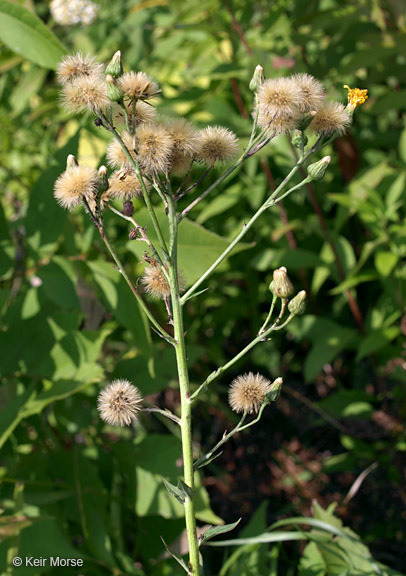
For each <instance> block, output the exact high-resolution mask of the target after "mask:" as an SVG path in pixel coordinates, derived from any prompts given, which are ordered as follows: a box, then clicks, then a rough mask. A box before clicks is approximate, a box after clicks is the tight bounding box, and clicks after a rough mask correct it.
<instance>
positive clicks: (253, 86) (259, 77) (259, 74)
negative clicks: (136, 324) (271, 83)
mask: <svg viewBox="0 0 406 576" xmlns="http://www.w3.org/2000/svg"><path fill="white" fill-rule="evenodd" d="M264 81H265V75H264V69H263V68H262V66H259V65H258V66H257V67H256V68H255V72H254V75H253V77H252V78H251V82H250V84H249V89H250V90H251V91H252V92H256V91H257V90H258V88H259V87H260V86H261V85H262V84H263V83H264Z"/></svg>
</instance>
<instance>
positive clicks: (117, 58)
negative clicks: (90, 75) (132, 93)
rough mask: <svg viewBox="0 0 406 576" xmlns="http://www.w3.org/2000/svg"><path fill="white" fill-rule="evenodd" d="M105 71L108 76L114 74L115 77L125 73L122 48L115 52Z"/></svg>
mask: <svg viewBox="0 0 406 576" xmlns="http://www.w3.org/2000/svg"><path fill="white" fill-rule="evenodd" d="M104 73H105V74H106V76H107V75H110V76H113V78H119V77H120V76H121V75H122V74H123V64H122V62H121V52H120V50H117V52H116V53H115V54H114V56H113V58H112V59H111V61H110V63H109V64H108V65H107V68H106V70H105V72H104Z"/></svg>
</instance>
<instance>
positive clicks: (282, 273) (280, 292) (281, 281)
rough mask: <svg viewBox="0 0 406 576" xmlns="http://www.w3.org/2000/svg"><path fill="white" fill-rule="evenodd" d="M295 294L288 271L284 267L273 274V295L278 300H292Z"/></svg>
mask: <svg viewBox="0 0 406 576" xmlns="http://www.w3.org/2000/svg"><path fill="white" fill-rule="evenodd" d="M293 292H294V288H293V284H292V282H291V281H290V280H289V276H288V274H287V270H286V268H285V267H284V266H282V267H281V268H279V269H278V270H274V273H273V293H274V294H275V296H278V298H284V299H285V298H290V296H292V294H293Z"/></svg>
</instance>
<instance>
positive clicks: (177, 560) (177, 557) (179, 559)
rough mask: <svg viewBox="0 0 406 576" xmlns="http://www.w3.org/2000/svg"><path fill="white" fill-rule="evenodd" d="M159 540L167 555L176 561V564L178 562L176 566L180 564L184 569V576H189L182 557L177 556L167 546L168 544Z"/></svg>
mask: <svg viewBox="0 0 406 576" xmlns="http://www.w3.org/2000/svg"><path fill="white" fill-rule="evenodd" d="M161 540H162V542H163V544H164V546H165V548H166V550H167V551H168V553H169V554H170V555H171V556H172V558H173V559H174V560H176V562H178V564H180V565H181V566H182V568H183V569H184V571H185V572H186V574H190V571H189V568H188V567H187V566H186V562H185V561H184V560H183V558H182V556H181V555H180V554H178V553H177V552H174V551H173V550H172V549H171V548H170V547H169V546H168V544H167V543H166V542H165V540H164V539H163V538H162V536H161Z"/></svg>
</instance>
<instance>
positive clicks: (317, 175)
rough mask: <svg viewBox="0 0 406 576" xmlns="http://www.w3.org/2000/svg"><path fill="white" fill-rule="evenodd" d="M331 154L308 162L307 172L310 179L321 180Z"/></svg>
mask: <svg viewBox="0 0 406 576" xmlns="http://www.w3.org/2000/svg"><path fill="white" fill-rule="evenodd" d="M330 160H331V156H324V158H322V159H321V160H319V161H318V162H315V163H314V164H310V166H309V167H308V168H307V173H308V175H309V176H310V178H311V179H312V180H316V181H319V180H323V178H324V174H325V173H326V170H327V166H328V165H329V164H330Z"/></svg>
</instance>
